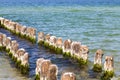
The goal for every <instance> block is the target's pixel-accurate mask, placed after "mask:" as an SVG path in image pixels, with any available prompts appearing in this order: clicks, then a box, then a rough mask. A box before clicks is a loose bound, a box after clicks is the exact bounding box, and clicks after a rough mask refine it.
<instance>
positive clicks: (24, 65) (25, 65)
mask: <svg viewBox="0 0 120 80" xmlns="http://www.w3.org/2000/svg"><path fill="white" fill-rule="evenodd" d="M20 70H21V73H22V74H28V73H29V54H28V53H27V52H26V53H25V54H24V55H23V56H22V58H21V65H20Z"/></svg>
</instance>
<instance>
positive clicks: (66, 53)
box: [62, 39, 72, 57]
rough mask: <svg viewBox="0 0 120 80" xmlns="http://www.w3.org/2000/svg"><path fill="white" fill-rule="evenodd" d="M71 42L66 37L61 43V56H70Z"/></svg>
mask: <svg viewBox="0 0 120 80" xmlns="http://www.w3.org/2000/svg"><path fill="white" fill-rule="evenodd" d="M71 44H72V41H71V40H70V39H67V40H65V41H64V43H63V47H62V49H63V56H67V57H70V56H71Z"/></svg>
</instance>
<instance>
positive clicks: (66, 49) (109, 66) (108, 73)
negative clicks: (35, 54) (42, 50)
mask: <svg viewBox="0 0 120 80" xmlns="http://www.w3.org/2000/svg"><path fill="white" fill-rule="evenodd" d="M0 25H1V27H3V28H5V29H7V30H9V31H11V32H12V33H14V34H16V35H18V36H20V37H22V38H25V39H28V40H30V41H31V42H32V43H34V42H36V40H37V43H38V44H39V45H40V46H44V47H46V48H48V49H50V50H51V51H54V52H55V53H57V54H62V55H63V56H65V57H68V58H71V59H74V60H76V61H77V62H78V63H79V65H87V63H88V53H89V49H88V46H86V45H83V44H81V43H80V42H77V41H72V40H70V39H67V40H65V41H63V40H62V38H60V37H59V38H57V37H56V36H53V35H50V34H44V32H38V36H37V39H36V29H35V28H32V27H26V26H22V25H20V24H19V23H17V22H13V21H11V20H8V19H5V18H0ZM102 57H103V51H102V50H101V49H98V50H97V51H96V53H95V57H94V65H93V69H92V70H93V71H95V72H103V75H102V77H101V79H103V80H108V79H110V78H112V77H113V75H114V68H113V67H114V66H113V57H112V56H106V57H105V61H104V69H103V70H102ZM38 61H39V59H38ZM40 62H41V61H40ZM43 62H44V60H43ZM36 64H37V65H36V69H38V67H40V66H39V65H38V63H36ZM56 69H57V68H56ZM40 70H41V69H40ZM38 72H39V71H38ZM39 73H40V72H39ZM70 74H71V73H70ZM72 74H74V73H72ZM36 75H37V76H38V73H36ZM39 75H41V74H39ZM43 80H44V79H43Z"/></svg>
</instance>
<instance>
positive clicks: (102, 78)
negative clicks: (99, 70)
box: [101, 71, 114, 80]
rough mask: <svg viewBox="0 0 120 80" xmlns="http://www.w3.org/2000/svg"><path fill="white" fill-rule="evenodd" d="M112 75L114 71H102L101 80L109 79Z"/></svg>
mask: <svg viewBox="0 0 120 80" xmlns="http://www.w3.org/2000/svg"><path fill="white" fill-rule="evenodd" d="M113 76H114V71H104V72H103V74H102V76H101V80H110V79H111V78H112V77H113Z"/></svg>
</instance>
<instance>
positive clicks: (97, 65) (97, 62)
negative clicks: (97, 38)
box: [93, 49, 103, 72]
mask: <svg viewBox="0 0 120 80" xmlns="http://www.w3.org/2000/svg"><path fill="white" fill-rule="evenodd" d="M102 57H103V51H102V50H101V49H98V50H97V51H96V53H95V57H94V65H93V71H95V72H102Z"/></svg>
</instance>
